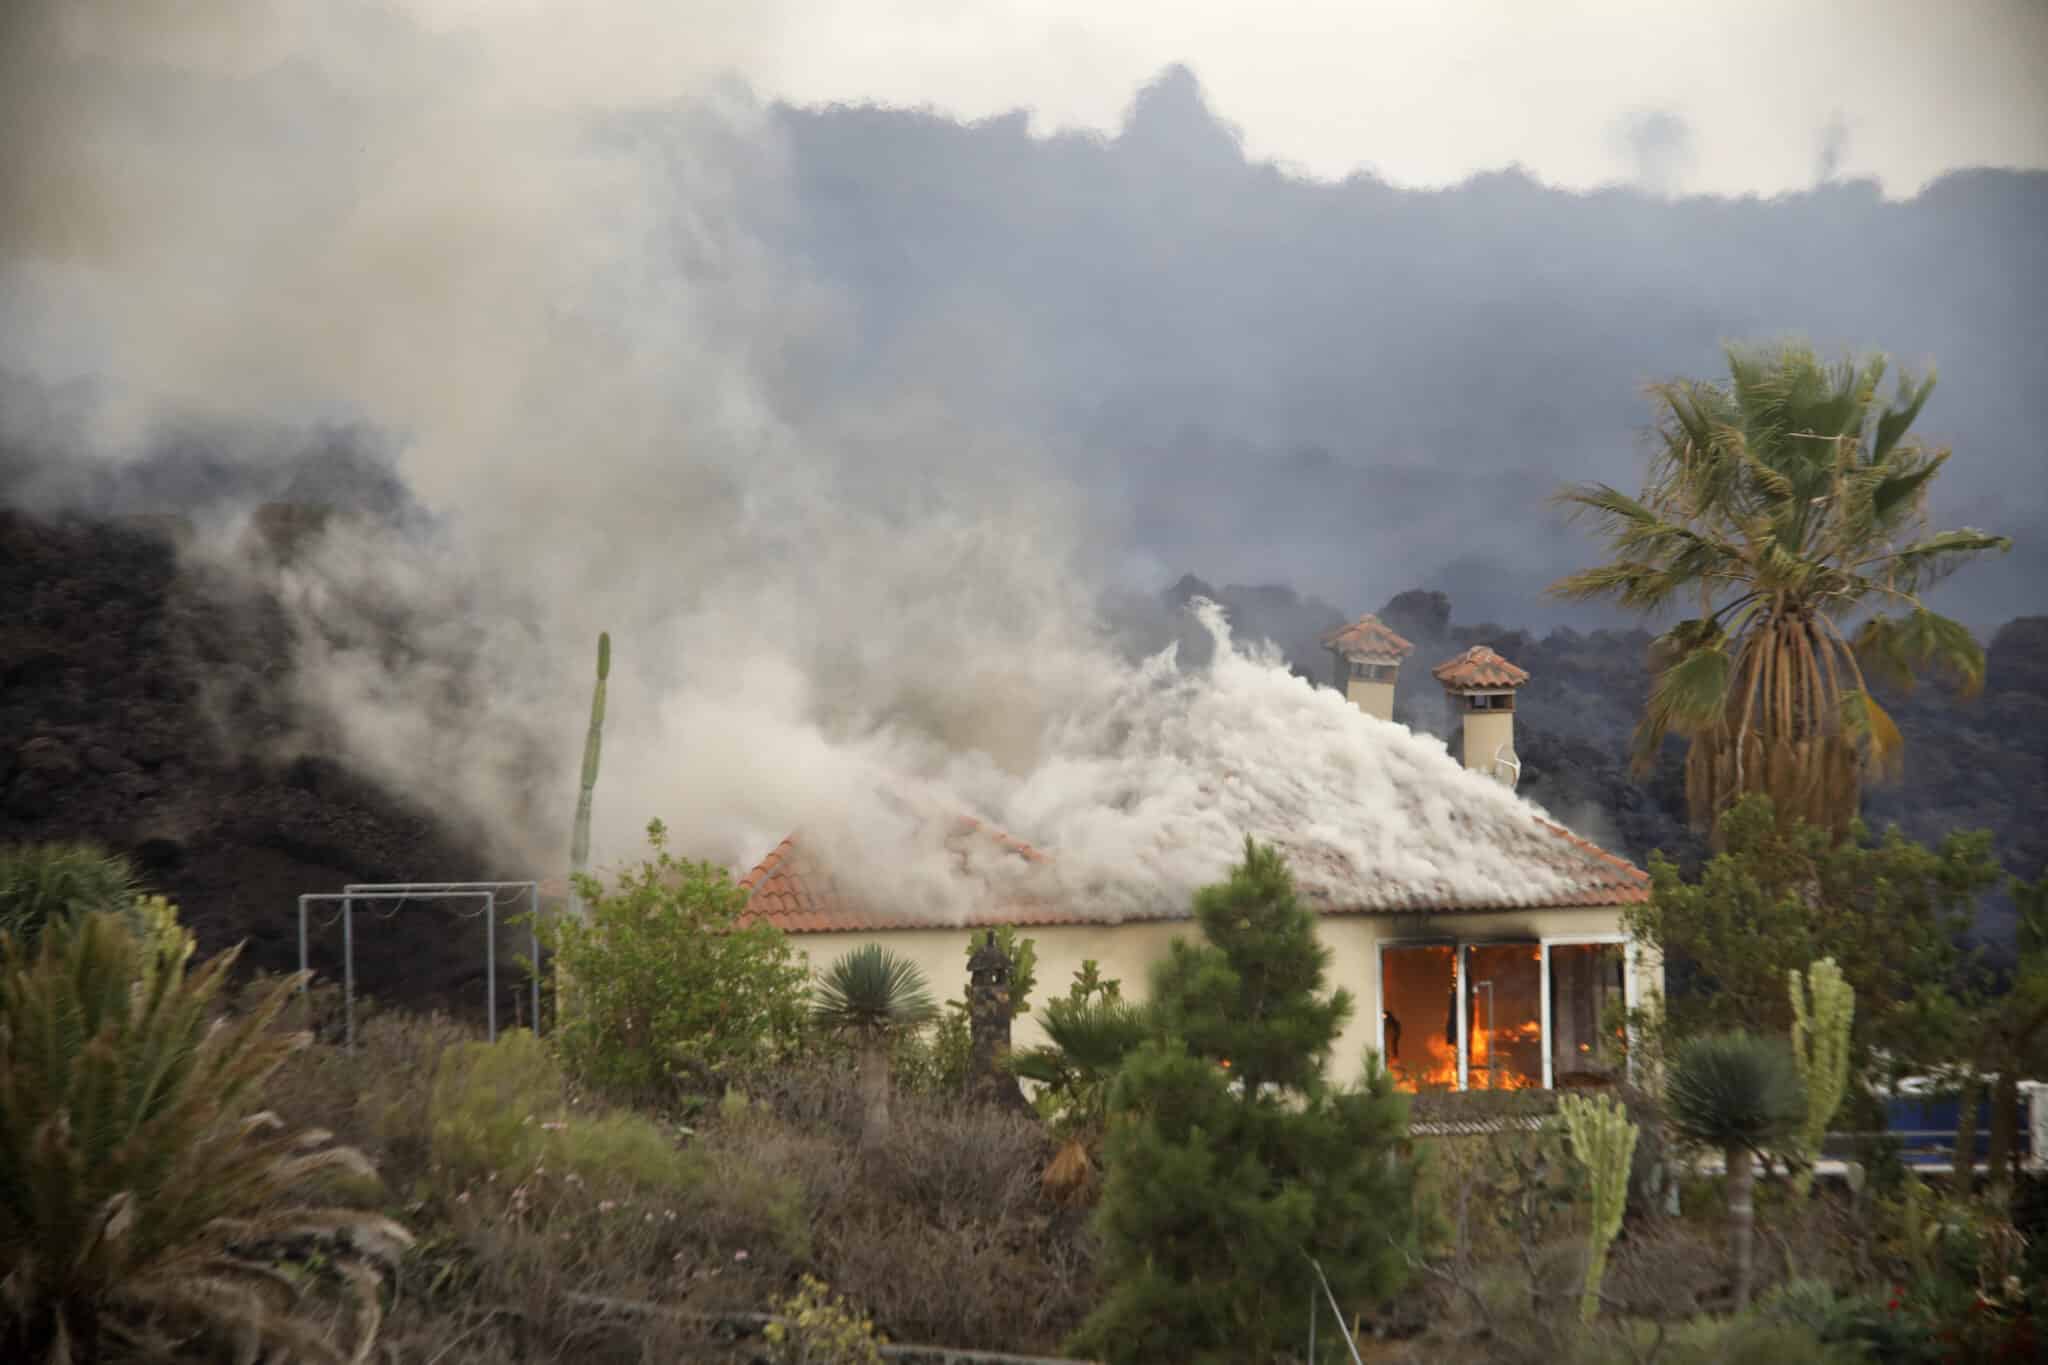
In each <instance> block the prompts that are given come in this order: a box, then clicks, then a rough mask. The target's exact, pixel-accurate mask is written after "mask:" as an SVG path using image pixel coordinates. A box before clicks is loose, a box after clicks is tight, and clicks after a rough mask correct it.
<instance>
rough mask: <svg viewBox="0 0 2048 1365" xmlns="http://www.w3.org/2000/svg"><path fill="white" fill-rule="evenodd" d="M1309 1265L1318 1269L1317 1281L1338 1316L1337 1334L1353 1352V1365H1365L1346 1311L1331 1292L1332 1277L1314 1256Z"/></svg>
mask: <svg viewBox="0 0 2048 1365" xmlns="http://www.w3.org/2000/svg"><path fill="white" fill-rule="evenodd" d="M1308 1263H1309V1264H1310V1265H1312V1266H1314V1267H1315V1268H1316V1279H1317V1280H1318V1281H1319V1282H1320V1283H1321V1284H1322V1286H1323V1294H1324V1296H1325V1297H1326V1298H1328V1299H1329V1301H1330V1311H1331V1312H1332V1313H1334V1314H1336V1316H1337V1334H1338V1335H1339V1336H1341V1337H1343V1338H1344V1345H1345V1346H1346V1347H1347V1348H1348V1349H1349V1350H1350V1352H1351V1362H1352V1365H1365V1361H1363V1360H1362V1359H1360V1358H1359V1355H1358V1343H1357V1342H1355V1341H1353V1340H1352V1339H1351V1329H1350V1328H1349V1327H1346V1326H1345V1325H1344V1310H1343V1308H1342V1307H1340V1306H1339V1305H1338V1303H1337V1296H1336V1295H1335V1294H1333V1293H1331V1292H1330V1277H1329V1276H1327V1275H1325V1274H1323V1263H1322V1262H1321V1261H1318V1260H1317V1259H1316V1258H1315V1257H1313V1256H1311V1257H1309V1258H1308ZM1310 1292H1314V1287H1313V1286H1311V1287H1310Z"/></svg>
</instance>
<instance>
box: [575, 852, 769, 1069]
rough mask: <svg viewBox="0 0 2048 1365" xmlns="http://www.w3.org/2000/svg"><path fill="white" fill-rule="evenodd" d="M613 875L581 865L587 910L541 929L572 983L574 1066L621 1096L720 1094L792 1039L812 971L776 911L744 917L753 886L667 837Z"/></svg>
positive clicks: (580, 880) (581, 891) (581, 889)
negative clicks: (747, 920)
mask: <svg viewBox="0 0 2048 1365" xmlns="http://www.w3.org/2000/svg"><path fill="white" fill-rule="evenodd" d="M647 837H648V840H649V842H650V843H652V844H653V846H654V858H653V859H652V860H651V861H649V862H645V863H643V864H642V865H641V866H640V868H639V870H638V871H636V872H631V873H628V874H626V875H625V876H623V877H621V878H620V879H619V881H618V883H617V884H616V885H615V886H613V887H611V888H610V889H606V888H605V887H603V886H601V885H600V884H599V883H598V882H597V881H595V880H594V879H592V878H588V877H585V878H579V879H578V882H577V887H578V891H579V893H580V894H581V896H582V897H583V899H584V901H585V902H586V903H587V905H588V909H589V913H588V917H587V918H586V919H577V918H574V917H571V916H554V917H552V918H549V919H547V920H545V921H544V922H543V923H542V925H541V926H540V928H541V936H542V940H543V942H544V943H545V944H546V946H547V948H548V950H549V951H550V952H552V953H553V954H554V958H555V962H556V964H557V966H559V967H560V968H561V969H562V971H563V972H564V973H565V974H566V976H567V977H568V979H569V980H570V981H571V982H572V983H573V985H572V987H571V991H570V996H569V999H568V1000H567V1001H566V1002H564V1007H563V1009H562V1010H561V1011H560V1014H561V1017H560V1019H559V1021H558V1023H557V1026H556V1030H555V1033H554V1042H555V1045H556V1046H557V1047H558V1048H559V1049H560V1050H561V1054H562V1057H563V1059H564V1060H565V1061H566V1062H567V1063H568V1065H569V1068H570V1069H571V1070H572V1071H573V1072H574V1073H575V1074H576V1075H577V1076H579V1077H580V1078H582V1079H584V1080H586V1081H588V1082H589V1083H590V1084H592V1085H594V1086H596V1087H598V1088H600V1089H602V1090H604V1091H606V1092H607V1093H609V1094H611V1095H613V1096H615V1097H617V1098H620V1099H627V1100H633V1101H650V1102H657V1103H668V1102H671V1101H673V1100H674V1099H675V1098H677V1096H678V1094H679V1093H689V1094H695V1095H699V1096H715V1095H716V1094H718V1093H719V1092H720V1091H722V1090H723V1089H724V1087H725V1085H726V1084H728V1083H729V1082H731V1081H732V1080H734V1079H736V1078H740V1077H743V1076H744V1075H745V1074H746V1073H747V1072H748V1071H750V1070H752V1069H754V1068H756V1067H759V1066H761V1065H764V1064H766V1063H768V1062H770V1061H773V1060H775V1059H777V1058H779V1057H781V1056H784V1055H786V1054H787V1053H788V1052H790V1051H791V1050H792V1049H793V1048H794V1046H795V1045H796V1043H797V1040H798V1037H799V1034H800V1031H801V1028H802V1024H803V1019H804V992H805V987H806V985H807V983H808V981H809V974H808V973H807V972H806V970H805V968H804V965H803V962H802V960H801V959H800V958H799V956H798V954H797V953H796V951H795V949H793V948H791V947H790V945H789V943H788V941H787V940H786V939H785V938H784V937H783V934H782V932H781V931H780V930H779V929H777V928H775V926H773V925H771V924H767V923H764V922H758V921H757V922H755V923H752V924H742V923H741V922H740V917H741V914H742V912H743V911H744V910H745V909H746V903H747V897H746V893H745V892H744V891H742V890H740V889H739V888H738V887H737V886H735V885H733V883H732V880H731V878H730V877H728V876H727V874H726V872H725V870H724V869H723V868H720V867H716V866H713V865H712V864H710V863H698V862H690V861H688V860H685V859H679V858H676V857H675V856H673V855H672V854H670V853H669V851H668V834H667V831H666V830H664V829H663V827H662V825H661V822H660V821H658V820H657V821H655V822H653V823H652V824H650V825H649V826H648V827H647Z"/></svg>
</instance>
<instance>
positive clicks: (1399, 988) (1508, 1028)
mask: <svg viewBox="0 0 2048 1365" xmlns="http://www.w3.org/2000/svg"><path fill="white" fill-rule="evenodd" d="M1461 954H1462V960H1463V964H1464V974H1465V979H1462V980H1461V978H1460V973H1459V963H1460V958H1461ZM1603 979H1604V978H1603ZM1461 1005H1462V1008H1463V1009H1464V1011H1465V1020H1464V1038H1463V1043H1464V1052H1465V1061H1466V1066H1465V1078H1464V1084H1465V1086H1466V1087H1467V1088H1469V1089H1472V1090H1526V1089H1534V1088H1538V1087H1540V1086H1542V1085H1543V1082H1544V1078H1543V1049H1544V1046H1545V1039H1544V1027H1543V949H1542V947H1541V946H1540V945H1539V944H1536V943H1534V942H1523V943H1474V944H1466V945H1463V946H1462V947H1454V946H1452V945H1449V944H1397V945H1390V946H1388V947H1385V948H1383V949H1381V952H1380V1007H1381V1028H1382V1030H1383V1032H1382V1038H1383V1040H1384V1045H1383V1051H1384V1053H1385V1055H1386V1058H1387V1069H1388V1070H1389V1071H1391V1072H1392V1073H1393V1076H1394V1082H1395V1084H1396V1085H1397V1086H1399V1087H1400V1088H1401V1089H1403V1090H1410V1091H1413V1090H1423V1089H1436V1088H1448V1089H1456V1088H1458V1086H1459V1075H1458V1056H1459V1042H1460V1038H1459V1030H1458V1010H1459V1008H1460V1007H1461ZM1600 1008H1601V1006H1598V1005H1596V1006H1594V1018H1595V1020H1596V1021H1597V1019H1598V1017H1599V1010H1600ZM1552 1016H1553V1018H1555V1017H1556V1011H1555V1009H1553V1011H1552Z"/></svg>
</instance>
